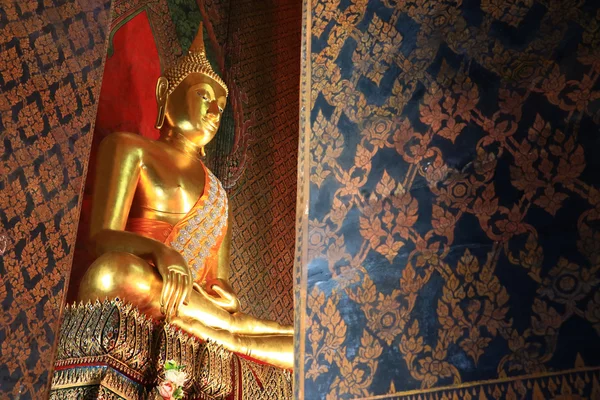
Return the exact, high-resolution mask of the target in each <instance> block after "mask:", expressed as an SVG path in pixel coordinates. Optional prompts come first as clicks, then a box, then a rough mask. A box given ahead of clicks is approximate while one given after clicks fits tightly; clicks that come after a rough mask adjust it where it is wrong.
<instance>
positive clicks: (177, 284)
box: [155, 246, 192, 321]
mask: <svg viewBox="0 0 600 400" xmlns="http://www.w3.org/2000/svg"><path fill="white" fill-rule="evenodd" d="M155 258H156V259H155V263H156V268H157V269H158V272H159V273H160V275H161V276H162V278H163V287H162V293H161V295H160V311H161V312H162V313H163V314H164V315H165V317H166V320H167V321H170V320H171V318H173V317H175V316H177V314H178V311H179V307H180V306H181V305H182V304H188V302H189V299H190V293H191V292H192V275H191V271H190V268H189V267H188V265H187V263H186V262H185V260H184V259H183V257H182V256H181V254H179V253H178V252H177V251H176V250H174V249H172V248H170V247H167V246H165V247H164V248H161V249H160V250H159V251H157V254H155Z"/></svg>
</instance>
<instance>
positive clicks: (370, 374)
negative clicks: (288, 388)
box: [295, 0, 600, 399]
mask: <svg viewBox="0 0 600 400" xmlns="http://www.w3.org/2000/svg"><path fill="white" fill-rule="evenodd" d="M302 41H303V48H302V57H303V66H302V71H301V74H302V83H301V95H302V100H301V110H303V111H302V112H301V115H300V121H301V127H300V128H301V132H302V134H301V141H300V153H299V168H298V176H299V191H298V201H299V202H298V217H297V227H298V235H299V236H298V238H299V239H298V242H297V253H296V263H297V268H296V279H297V282H298V291H297V292H296V295H297V298H296V300H297V308H296V315H297V316H298V318H297V321H296V323H297V327H298V328H299V330H297V341H296V343H297V350H298V354H300V357H298V358H297V364H296V371H295V373H296V388H295V390H296V393H297V395H298V396H299V397H305V398H328V399H347V398H375V396H377V397H376V398H382V399H383V398H390V399H392V398H394V399H409V398H410V399H416V398H419V399H440V398H457V399H458V398H459V399H474V398H477V399H524V398H535V399H550V398H555V399H558V398H581V399H596V398H600V383H599V382H600V377H599V367H600V340H598V339H599V338H598V335H600V292H599V291H598V285H599V283H600V274H599V270H600V175H599V174H598V171H600V159H599V158H598V157H597V155H596V153H597V151H598V150H600V130H599V127H600V107H599V106H600V83H599V81H598V78H599V77H600V9H599V8H598V3H597V2H592V1H583V0H566V1H560V2H555V1H545V0H539V1H533V0H531V1H527V0H526V1H521V0H514V1H513V0H510V1H493V0H482V1H469V0H466V1H459V2H453V1H444V0H434V1H419V0H416V1H395V0H369V1H367V0H348V1H340V0H329V1H324V0H306V1H305V2H304V19H303V37H302ZM305 210H306V211H307V213H305V212H304V211H305Z"/></svg>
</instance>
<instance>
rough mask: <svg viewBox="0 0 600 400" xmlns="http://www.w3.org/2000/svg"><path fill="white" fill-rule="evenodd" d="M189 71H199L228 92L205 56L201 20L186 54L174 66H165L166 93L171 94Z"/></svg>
mask: <svg viewBox="0 0 600 400" xmlns="http://www.w3.org/2000/svg"><path fill="white" fill-rule="evenodd" d="M191 73H199V74H204V75H206V76H209V77H211V78H212V79H214V80H215V81H216V82H217V83H218V84H219V85H221V86H222V87H223V89H225V93H226V94H227V95H228V94H229V90H228V89H227V85H225V82H223V79H221V77H220V76H219V75H217V73H216V72H215V71H213V69H212V67H211V65H210V62H209V61H208V59H207V58H206V49H205V47H204V39H203V28H202V22H200V26H199V28H198V33H197V34H196V37H195V38H194V41H193V42H192V45H191V46H190V49H189V50H188V54H186V55H184V56H183V57H181V58H180V59H179V60H178V61H177V63H176V64H175V65H174V66H172V67H168V68H166V69H165V72H164V73H163V75H164V77H165V78H167V81H168V82H169V88H168V90H167V94H171V93H172V92H173V91H174V90H175V88H176V87H177V85H179V84H180V83H181V81H183V80H184V79H185V78H186V77H187V76H188V75H189V74H191Z"/></svg>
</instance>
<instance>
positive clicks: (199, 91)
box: [196, 90, 210, 101]
mask: <svg viewBox="0 0 600 400" xmlns="http://www.w3.org/2000/svg"><path fill="white" fill-rule="evenodd" d="M196 94H197V95H198V96H202V100H204V101H209V100H210V99H209V98H208V96H207V95H206V92H204V91H201V90H198V91H197V92H196Z"/></svg>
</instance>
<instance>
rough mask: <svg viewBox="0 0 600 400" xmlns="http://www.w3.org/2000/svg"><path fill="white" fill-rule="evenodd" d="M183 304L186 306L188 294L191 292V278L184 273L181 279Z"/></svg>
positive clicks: (188, 299) (188, 300)
mask: <svg viewBox="0 0 600 400" xmlns="http://www.w3.org/2000/svg"><path fill="white" fill-rule="evenodd" d="M183 286H184V288H183V304H185V305H186V306H187V305H188V304H189V303H190V294H191V293H192V279H191V278H190V277H189V276H188V275H186V276H184V281H183Z"/></svg>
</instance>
